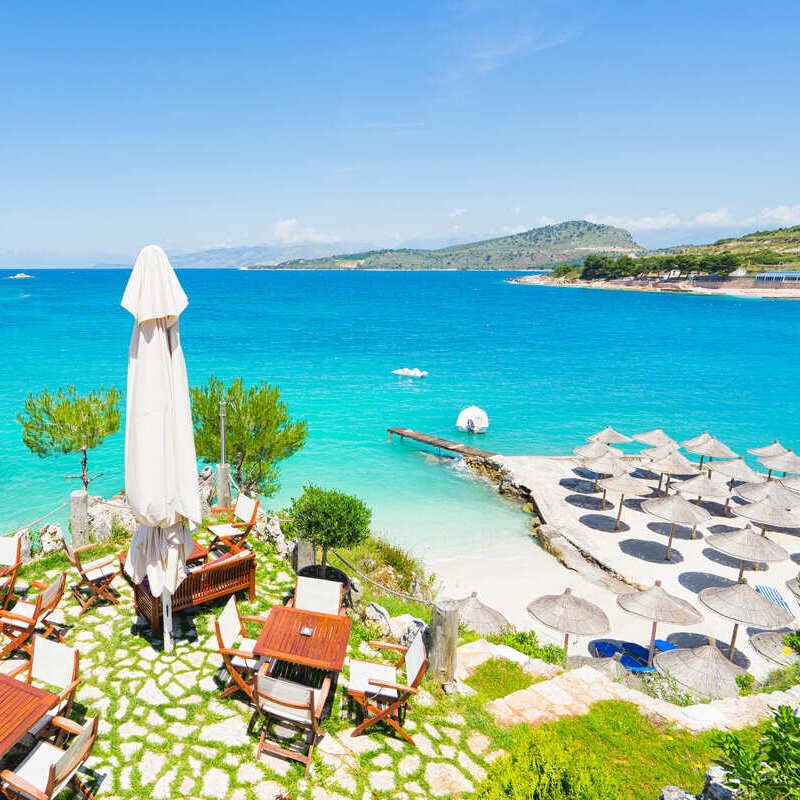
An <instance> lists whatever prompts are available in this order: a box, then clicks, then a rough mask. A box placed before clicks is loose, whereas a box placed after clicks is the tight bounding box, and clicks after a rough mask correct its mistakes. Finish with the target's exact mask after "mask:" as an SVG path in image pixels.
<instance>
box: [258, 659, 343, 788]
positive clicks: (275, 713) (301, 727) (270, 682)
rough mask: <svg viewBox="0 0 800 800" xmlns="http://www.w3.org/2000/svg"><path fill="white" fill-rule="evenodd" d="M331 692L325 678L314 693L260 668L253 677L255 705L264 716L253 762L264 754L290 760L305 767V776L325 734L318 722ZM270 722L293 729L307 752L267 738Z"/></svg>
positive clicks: (267, 668) (305, 687)
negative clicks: (254, 682)
mask: <svg viewBox="0 0 800 800" xmlns="http://www.w3.org/2000/svg"><path fill="white" fill-rule="evenodd" d="M330 688H331V679H330V677H329V676H328V677H326V678H325V680H324V681H323V683H322V687H321V688H319V689H314V688H313V687H311V686H305V685H304V684H302V683H296V682H295V681H289V680H286V679H285V678H276V677H274V676H273V675H270V674H269V664H262V665H261V668H260V669H259V670H258V674H257V675H256V684H255V701H256V706H257V708H258V710H259V712H260V713H261V714H262V715H263V716H264V724H263V727H262V728H261V739H260V740H259V743H258V750H257V751H256V760H258V759H259V758H261V754H262V753H263V752H267V753H271V754H272V755H276V756H282V757H283V758H291V759H294V760H295V761H299V762H300V763H301V764H305V766H306V775H308V771H309V769H310V768H311V759H312V757H313V755H314V747H315V745H316V744H317V741H319V739H320V737H321V736H322V734H323V733H324V731H323V730H322V727H321V726H320V718H321V717H322V711H323V709H324V708H325V701H326V700H327V699H328V693H329V692H330ZM272 719H277V720H280V722H281V723H282V724H284V725H289V726H291V727H292V728H296V729H297V730H298V731H300V733H301V734H303V735H304V736H305V738H306V745H307V747H306V750H305V751H303V750H291V749H289V748H288V747H284V746H283V745H281V744H278V742H275V741H272V740H270V739H268V738H267V736H268V733H269V724H270V721H271V720H272Z"/></svg>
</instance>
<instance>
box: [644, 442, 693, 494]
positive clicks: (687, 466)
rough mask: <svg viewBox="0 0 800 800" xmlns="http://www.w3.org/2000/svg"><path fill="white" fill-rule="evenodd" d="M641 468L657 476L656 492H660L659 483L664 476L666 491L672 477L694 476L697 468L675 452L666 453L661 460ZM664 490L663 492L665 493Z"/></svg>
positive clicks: (645, 464) (648, 463) (647, 463)
mask: <svg viewBox="0 0 800 800" xmlns="http://www.w3.org/2000/svg"><path fill="white" fill-rule="evenodd" d="M642 467H643V468H644V469H646V470H649V471H650V472H652V473H653V474H655V475H658V476H659V480H658V490H659V491H661V481H663V480H664V475H666V476H667V485H666V489H669V484H670V481H671V480H672V476H673V475H696V474H697V468H696V467H695V465H694V464H692V462H691V461H689V459H688V458H686V456H684V455H681V454H680V453H679V452H678V451H677V450H674V451H673V452H671V453H668V454H667V455H666V456H664V457H663V458H659V459H657V460H656V461H650V462H646V463H644V464H642ZM666 489H665V491H666Z"/></svg>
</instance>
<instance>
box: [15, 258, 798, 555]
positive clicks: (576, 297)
mask: <svg viewBox="0 0 800 800" xmlns="http://www.w3.org/2000/svg"><path fill="white" fill-rule="evenodd" d="M31 272H32V273H33V274H34V275H35V279H34V280H26V281H21V280H20V281H12V280H0V304H2V305H1V307H2V311H3V313H2V322H1V323H0V325H2V332H3V337H2V340H3V345H4V346H3V356H2V359H0V529H2V530H9V529H11V528H13V527H14V526H15V525H19V524H23V523H26V522H29V521H30V520H32V519H33V518H35V517H36V516H38V515H39V514H42V513H44V512H46V511H48V510H49V509H51V508H53V507H54V506H56V505H57V504H58V503H60V502H62V501H63V500H64V499H66V497H67V495H68V492H69V490H70V489H72V488H75V487H76V482H75V481H72V482H69V481H66V480H65V479H64V475H66V474H74V473H75V472H76V471H77V466H78V459H77V457H68V456H66V457H57V458H52V459H46V460H42V459H39V458H37V457H36V456H34V455H32V454H31V453H29V452H28V451H27V450H26V449H25V447H24V446H23V444H22V441H21V437H20V430H19V425H18V423H17V422H16V420H15V415H16V413H17V412H18V411H19V410H20V408H21V406H22V403H23V400H24V398H25V396H26V394H27V393H28V392H30V391H38V390H39V389H41V388H43V387H49V388H56V387H58V386H60V385H65V384H67V383H74V384H75V385H76V386H77V387H78V388H79V389H81V390H88V389H91V388H94V387H97V386H100V385H105V386H107V385H109V384H114V385H116V386H118V387H120V388H121V389H123V390H124V387H125V374H126V359H127V346H128V339H129V336H130V330H131V325H132V320H131V318H130V316H129V315H128V314H127V313H126V312H125V311H123V310H122V309H121V308H120V307H119V300H120V298H121V296H122V291H123V288H124V286H125V282H126V280H127V277H128V271H127V270H99V269H92V270H39V271H31ZM508 277H509V276H508V275H506V274H499V273H497V272H477V273H458V272H445V273H416V272H402V273H392V272H371V273H352V272H279V271H263V272H243V271H231V270H188V271H182V272H180V279H181V281H182V283H183V285H184V288H185V289H186V292H187V294H188V295H189V301H190V304H189V308H188V309H187V311H186V313H185V314H184V315H183V317H182V322H181V333H182V337H183V344H184V350H185V353H186V359H187V365H188V369H189V376H190V380H191V381H192V383H195V384H196V383H201V382H204V381H205V380H206V378H207V377H208V376H209V375H210V374H211V373H216V374H217V375H219V376H221V377H224V378H230V377H232V376H235V375H242V376H243V377H244V378H245V380H246V381H248V382H256V381H269V382H271V383H277V384H279V385H280V386H281V388H282V391H283V394H284V397H285V399H286V401H287V402H288V404H289V406H290V408H291V410H292V412H293V413H294V414H295V415H296V416H299V417H304V418H305V419H307V420H308V423H309V429H310V435H309V441H308V445H307V446H306V449H305V450H304V451H303V452H302V453H301V454H299V455H297V456H295V457H294V458H293V459H291V460H290V461H288V462H286V463H285V466H284V469H283V473H282V475H283V485H282V489H281V491H280V493H279V495H277V496H276V497H274V498H271V499H270V500H269V505H271V506H273V507H277V506H280V505H282V504H285V503H286V502H288V500H289V498H290V497H292V496H293V495H294V494H295V493H296V492H297V491H298V490H299V488H300V487H301V486H302V484H303V483H304V482H307V481H315V482H318V483H320V484H323V485H326V486H333V487H338V488H341V489H345V490H348V491H351V492H354V493H356V494H358V495H360V496H362V497H363V498H364V499H365V500H367V501H368V502H369V503H370V504H371V505H372V506H373V508H374V518H375V523H376V525H375V527H376V529H377V530H379V531H381V532H383V533H384V534H385V535H386V536H387V537H389V538H390V539H392V540H394V541H396V542H398V543H401V544H403V545H405V546H407V547H409V548H410V549H412V550H414V551H416V552H418V553H419V554H421V555H427V556H437V557H442V556H443V555H444V554H457V553H459V552H468V551H470V549H472V548H473V547H474V546H475V545H476V544H478V543H484V544H485V543H486V541H487V540H489V539H493V538H497V537H509V536H512V537H514V536H520V537H521V536H524V535H525V531H526V529H527V520H526V517H525V515H524V514H522V513H521V512H520V511H519V510H518V508H517V507H516V506H515V505H514V504H512V503H508V502H504V501H502V500H500V499H499V498H497V497H496V496H494V493H493V491H492V489H491V488H490V487H488V486H486V485H484V484H483V483H481V482H480V481H476V480H474V479H471V478H470V477H469V476H468V475H466V474H465V473H464V471H463V470H461V469H459V465H458V463H456V462H452V461H440V460H437V459H434V458H431V457H429V456H427V457H426V456H425V455H424V454H422V453H420V452H419V450H418V448H417V447H416V446H415V445H413V444H410V443H401V442H399V441H397V440H395V441H394V442H392V443H391V444H390V443H387V441H386V428H387V427H389V426H392V425H403V426H406V427H411V428H416V429H418V430H423V431H427V432H431V433H436V434H439V435H443V436H446V437H450V438H454V439H463V440H465V441H466V440H467V439H468V437H467V436H466V435H465V434H459V433H458V431H456V429H455V427H454V423H455V418H456V416H457V414H458V412H459V410H460V409H461V408H463V407H464V406H467V405H472V404H476V405H480V406H482V407H483V408H485V409H486V410H487V411H488V413H489V417H490V420H491V427H490V430H489V432H488V434H486V435H485V436H482V437H479V439H478V445H479V446H483V447H485V448H486V449H491V450H496V451H499V452H502V453H507V454H527V455H533V454H564V453H568V452H570V451H571V450H572V448H573V447H574V446H575V445H576V444H579V443H581V442H582V441H583V439H584V437H585V436H587V435H588V434H590V433H592V432H593V431H595V430H597V429H598V428H601V427H603V426H605V425H606V424H609V423H610V424H613V425H614V426H615V427H617V428H619V429H620V430H622V431H625V432H628V433H635V432H637V431H640V430H645V429H649V428H652V427H655V426H656V425H663V427H664V428H665V429H666V431H667V432H668V433H669V434H670V435H672V436H674V437H676V438H679V439H680V438H686V437H689V436H692V435H695V434H697V433H700V432H701V431H703V430H710V431H712V432H713V433H715V434H716V435H717V436H719V437H720V438H721V439H722V440H723V441H725V442H726V443H728V444H730V445H731V446H732V447H734V449H743V448H745V447H748V446H758V445H762V444H765V443H767V442H770V441H772V440H773V439H774V438H775V437H779V438H780V439H781V440H782V441H783V442H784V444H786V445H787V446H790V447H792V446H794V447H800V371H799V370H798V352H799V351H800V324H798V322H799V321H800V304H797V303H795V302H791V301H774V300H750V299H748V300H742V299H734V298H722V297H699V296H698V297H689V296H674V295H668V294H643V293H642V294H640V293H631V292H608V291H587V290H577V289H563V288H562V289H559V288H550V287H533V286H519V285H512V284H508V283H507V282H506V279H507V278H508ZM404 366H408V367H420V368H421V369H425V370H428V371H429V373H430V375H429V377H427V378H425V379H423V380H416V381H415V380H411V379H406V378H398V377H397V376H395V375H392V374H391V371H392V369H395V368H397V367H404ZM123 439H124V437H123V433H122V432H120V433H118V434H117V435H115V436H114V437H112V438H110V439H108V440H107V442H106V443H105V444H104V445H103V447H102V448H101V449H100V450H98V451H96V452H93V453H92V454H91V455H90V469H91V471H92V472H96V471H104V472H105V475H104V476H103V477H102V478H101V479H99V480H98V481H97V482H96V483H95V484H93V485H92V491H93V492H94V493H103V494H106V493H112V492H115V491H117V490H119V489H121V488H122V486H123V480H124V476H123ZM65 518H66V516H65V513H64V512H62V513H61V515H59V517H58V519H59V520H61V521H63V520H64V519H65Z"/></svg>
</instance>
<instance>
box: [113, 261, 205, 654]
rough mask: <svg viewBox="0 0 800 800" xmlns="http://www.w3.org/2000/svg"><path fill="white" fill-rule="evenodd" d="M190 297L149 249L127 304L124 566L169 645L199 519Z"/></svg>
mask: <svg viewBox="0 0 800 800" xmlns="http://www.w3.org/2000/svg"><path fill="white" fill-rule="evenodd" d="M187 304H188V301H187V299H186V295H185V294H184V292H183V289H182V288H181V285H180V283H179V282H178V278H177V276H176V275H175V272H174V270H173V269H172V267H171V266H170V263H169V259H167V256H166V253H164V251H163V250H162V249H161V248H160V247H157V246H155V245H150V246H148V247H145V248H144V249H143V250H142V251H141V253H139V257H138V258H137V259H136V264H135V265H134V267H133V271H132V273H131V277H130V279H129V280H128V285H127V287H126V288H125V294H124V296H123V298H122V307H123V308H125V309H126V310H128V311H130V312H131V314H133V316H134V319H135V323H134V327H133V335H132V336H131V343H130V349H129V351H128V392H127V406H126V420H125V493H126V495H127V498H128V503H129V505H130V507H131V510H132V511H133V513H134V514H135V516H136V519H137V521H138V522H139V527H138V528H137V530H136V533H135V534H134V535H133V539H132V540H131V548H130V553H129V554H128V558H127V560H126V562H125V571H126V572H127V573H128V575H130V576H131V578H132V580H133V581H134V583H141V582H142V581H143V580H144V578H145V576H146V577H147V579H148V581H149V585H150V592H151V594H152V595H153V596H154V597H159V596H160V597H161V602H162V608H163V611H164V648H165V650H167V651H169V650H171V648H172V604H171V597H172V595H173V594H174V592H175V590H176V589H177V587H178V586H179V585H180V583H181V581H182V580H183V579H184V577H185V576H186V558H187V556H189V555H190V553H191V552H192V549H193V546H194V545H193V542H192V537H191V535H190V534H189V531H188V530H187V527H186V525H187V522H188V523H190V524H192V526H193V527H194V526H196V525H198V524H199V523H200V519H201V514H200V495H199V492H198V488H197V457H196V454H195V449H194V434H193V431H192V412H191V405H190V402H189V383H188V379H187V377H186V364H185V362H184V359H183V351H182V350H181V344H180V335H179V332H178V317H179V316H180V314H181V312H182V311H183V310H184V309H185V308H186V306H187Z"/></svg>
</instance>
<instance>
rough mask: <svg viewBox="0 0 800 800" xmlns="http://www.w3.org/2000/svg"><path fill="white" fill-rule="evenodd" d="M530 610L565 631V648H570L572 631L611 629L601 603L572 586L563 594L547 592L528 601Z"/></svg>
mask: <svg viewBox="0 0 800 800" xmlns="http://www.w3.org/2000/svg"><path fill="white" fill-rule="evenodd" d="M528 613H529V614H530V615H531V616H532V617H536V619H538V620H539V622H543V623H544V624H545V625H547V627H548V628H555V630H557V631H561V633H563V634H564V652H565V653H566V652H567V649H568V648H569V635H570V634H571V633H572V634H575V635H576V636H597V635H599V634H601V633H607V632H608V631H609V630H610V629H611V623H610V622H609V621H608V617H607V616H606V613H605V611H603V609H602V608H600V606H596V605H595V604H594V603H590V602H589V601H588V600H584V599H583V598H582V597H576V596H575V595H574V594H572V589H569V588H568V589H565V590H564V594H546V595H544V596H543V597H539V598H537V599H536V600H533V601H532V602H530V603H528Z"/></svg>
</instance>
